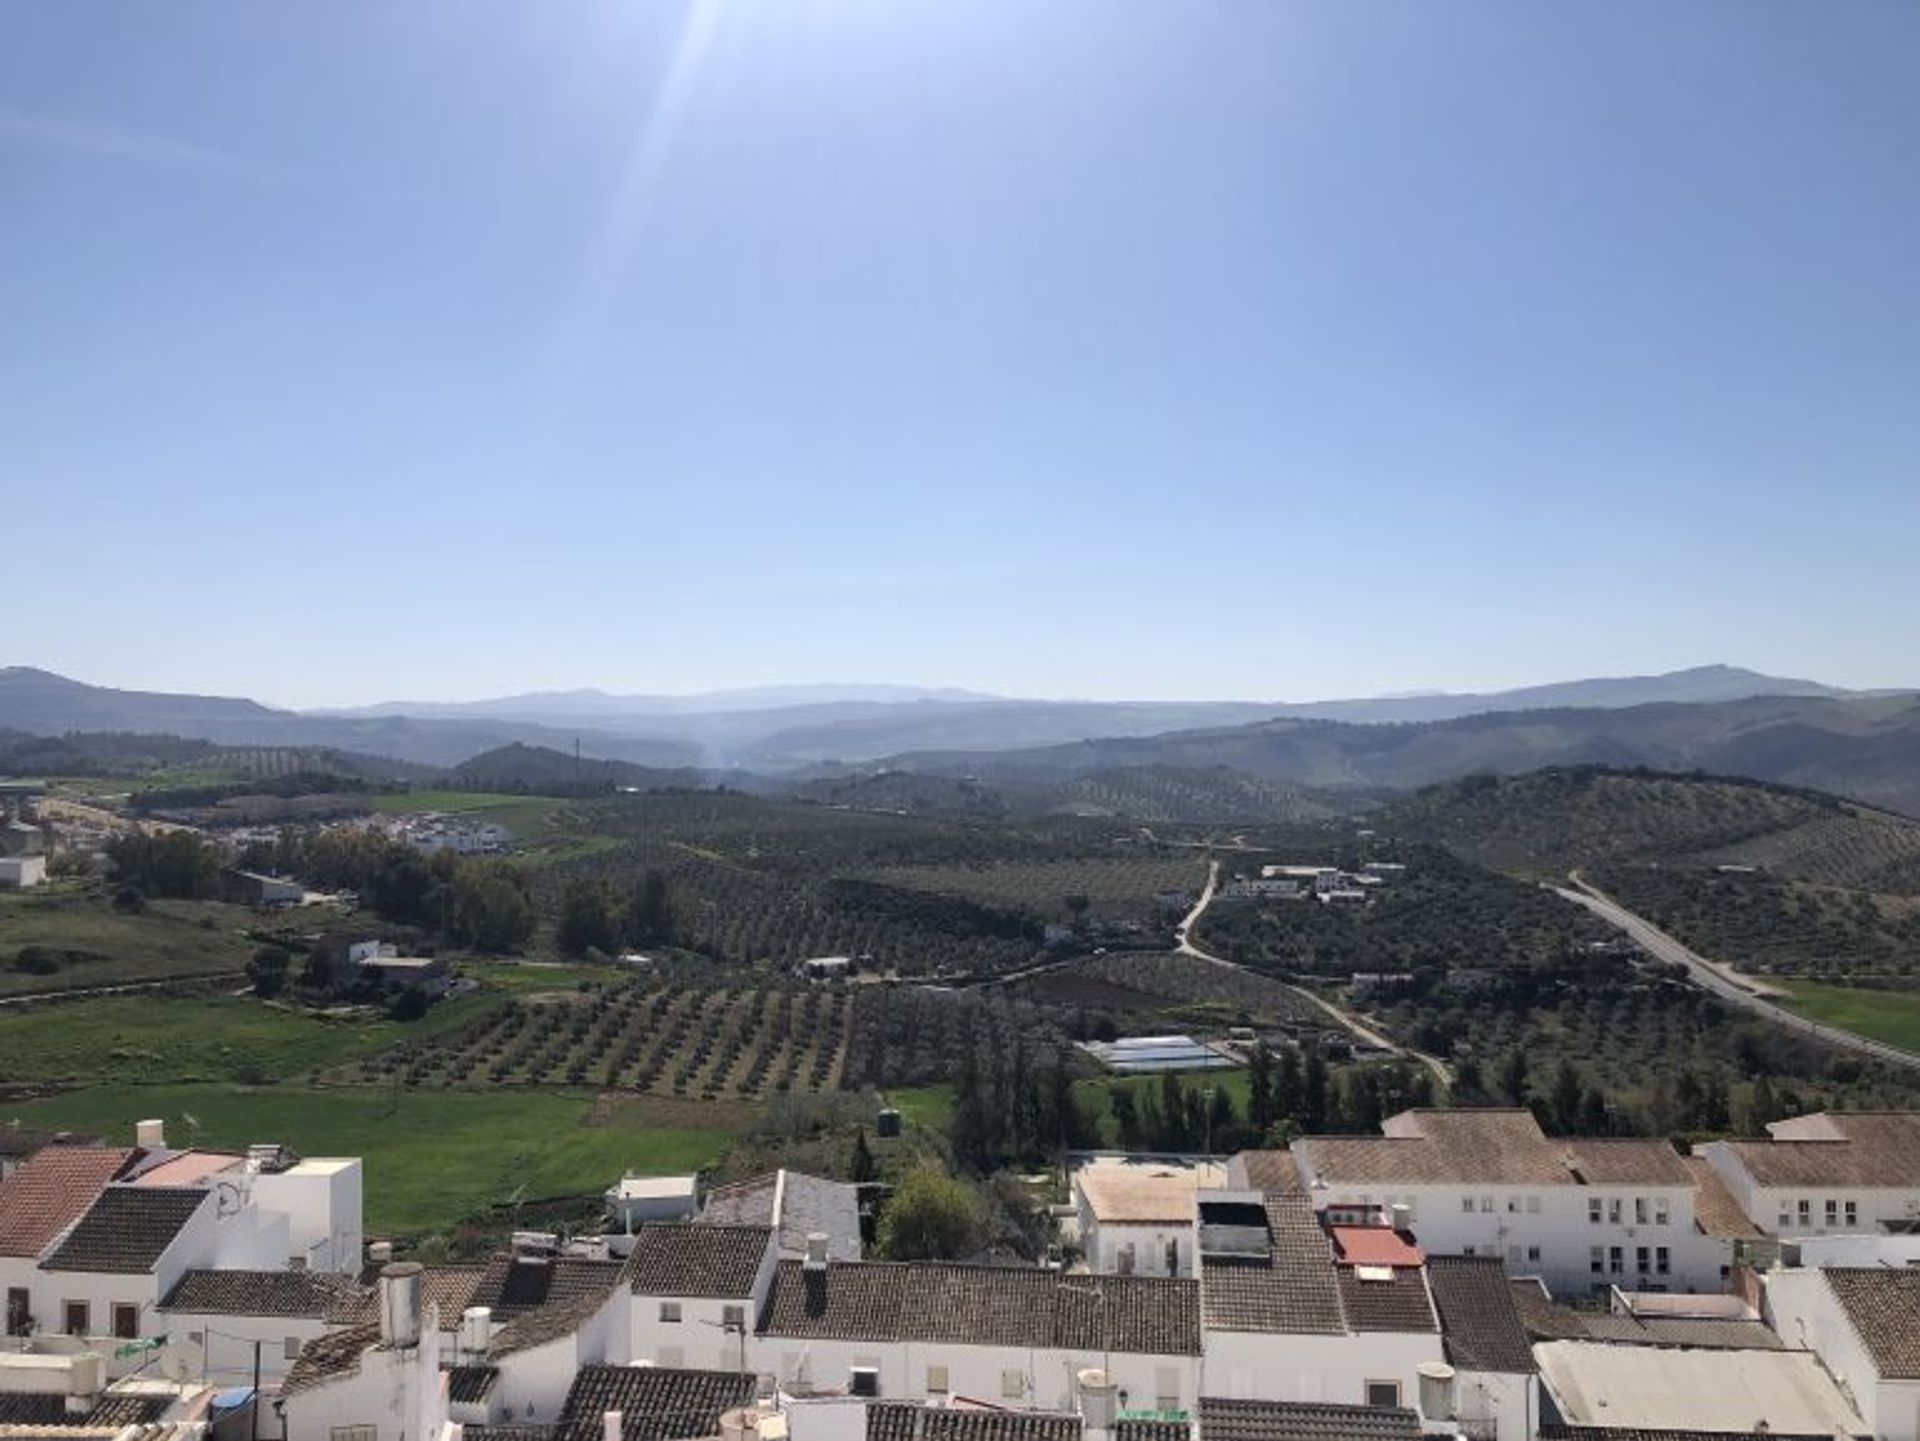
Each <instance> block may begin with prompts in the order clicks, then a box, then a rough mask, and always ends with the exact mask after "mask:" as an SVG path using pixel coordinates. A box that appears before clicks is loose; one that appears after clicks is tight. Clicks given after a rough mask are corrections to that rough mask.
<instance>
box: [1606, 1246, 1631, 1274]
mask: <svg viewBox="0 0 1920 1441" xmlns="http://www.w3.org/2000/svg"><path fill="white" fill-rule="evenodd" d="M1607 1269H1608V1270H1609V1271H1611V1272H1613V1274H1614V1275H1616V1276H1618V1275H1619V1274H1620V1273H1621V1272H1622V1271H1624V1270H1626V1269H1627V1264H1626V1259H1625V1256H1624V1254H1623V1253H1622V1252H1621V1250H1620V1248H1619V1247H1618V1246H1609V1247H1607Z"/></svg>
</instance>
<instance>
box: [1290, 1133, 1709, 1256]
mask: <svg viewBox="0 0 1920 1441" xmlns="http://www.w3.org/2000/svg"><path fill="white" fill-rule="evenodd" d="M1381 1130H1382V1131H1383V1132H1384V1133H1385V1134H1384V1135H1381V1136H1378V1137H1372V1136H1358V1137H1356V1136H1311V1137H1307V1138H1304V1139H1302V1140H1300V1141H1297V1142H1295V1143H1294V1146H1293V1148H1292V1153H1293V1157H1294V1162H1295V1165H1296V1167H1297V1170H1298V1178H1299V1184H1300V1186H1301V1188H1302V1189H1303V1190H1304V1191H1305V1192H1306V1194H1307V1195H1309V1196H1310V1197H1311V1198H1312V1200H1313V1205H1314V1207H1315V1209H1316V1210H1323V1211H1324V1210H1327V1209H1329V1208H1333V1209H1346V1208H1359V1209H1362V1210H1364V1209H1365V1208H1367V1207H1392V1206H1399V1207H1404V1208H1405V1209H1404V1212H1403V1213H1402V1214H1403V1224H1404V1225H1405V1226H1406V1227H1408V1228H1410V1229H1412V1230H1413V1231H1415V1232H1416V1233H1417V1234H1418V1235H1419V1236H1420V1239H1421V1242H1422V1244H1423V1246H1424V1247H1425V1248H1426V1249H1427V1250H1428V1251H1429V1252H1430V1253H1432V1254H1436V1255H1463V1256H1497V1257H1499V1258H1501V1260H1502V1261H1504V1262H1505V1264H1506V1267H1507V1270H1508V1271H1509V1272H1510V1273H1512V1274H1514V1275H1516V1276H1538V1277H1541V1278H1542V1279H1544V1280H1545V1281H1546V1283H1547V1284H1548V1286H1549V1287H1551V1288H1552V1289H1553V1290H1554V1291H1556V1292H1561V1293H1569V1292H1585V1291H1596V1292H1605V1291H1606V1290H1607V1289H1608V1288H1609V1287H1610V1286H1612V1285H1616V1284H1631V1285H1633V1286H1634V1287H1635V1288H1636V1289H1639V1290H1643V1291H1645V1290H1676V1291H1701V1290H1719V1289H1721V1288H1722V1287H1723V1286H1724V1285H1725V1277H1726V1275H1727V1273H1728V1269H1729V1268H1730V1265H1731V1259H1732V1254H1733V1245H1732V1242H1731V1240H1729V1239H1728V1238H1727V1237H1725V1236H1723V1235H1719V1234H1712V1233H1710V1231H1709V1228H1708V1227H1706V1226H1703V1225H1702V1224H1701V1223H1700V1221H1699V1218H1698V1217H1697V1215H1696V1211H1695V1192H1696V1183H1695V1179H1694V1176H1693V1174H1692V1173H1691V1172H1690V1171H1689V1170H1688V1169H1687V1166H1686V1164H1685V1161H1684V1159H1683V1158H1682V1157H1681V1156H1680V1155H1679V1153H1678V1152H1676V1151H1675V1150H1674V1149H1673V1148H1672V1147H1671V1146H1669V1145H1667V1144H1666V1143H1665V1142H1663V1141H1646V1140H1616V1139H1607V1140H1594V1139H1586V1138H1571V1139H1557V1138H1549V1137H1548V1136H1546V1135H1545V1134H1544V1133H1542V1131H1541V1130H1540V1126H1539V1123H1538V1122H1537V1121H1536V1120H1535V1119H1534V1118H1533V1115H1532V1113H1531V1112H1529V1111H1524V1110H1452V1111H1443V1110H1415V1111H1404V1112H1402V1113H1400V1114H1399V1115H1397V1116H1391V1117H1389V1118H1388V1119H1387V1120H1386V1121H1384V1122H1383V1123H1382V1124H1381Z"/></svg>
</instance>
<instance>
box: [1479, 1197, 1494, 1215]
mask: <svg viewBox="0 0 1920 1441" xmlns="http://www.w3.org/2000/svg"><path fill="white" fill-rule="evenodd" d="M1480 1211H1481V1213H1482V1214H1483V1215H1487V1216H1491V1215H1492V1214H1493V1197H1491V1196H1482V1197H1481V1198H1480Z"/></svg>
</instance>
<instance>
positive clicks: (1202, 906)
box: [1174, 861, 1453, 1087]
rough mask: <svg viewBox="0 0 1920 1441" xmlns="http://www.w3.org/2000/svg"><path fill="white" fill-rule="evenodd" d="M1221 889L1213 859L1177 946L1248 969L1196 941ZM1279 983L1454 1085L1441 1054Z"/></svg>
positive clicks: (1188, 953) (1179, 932)
mask: <svg viewBox="0 0 1920 1441" xmlns="http://www.w3.org/2000/svg"><path fill="white" fill-rule="evenodd" d="M1219 888H1220V862H1218V861H1211V862H1209V863H1208V866H1207V885H1206V889H1205V890H1203V891H1201V892H1200V899H1199V900H1198V901H1197V902H1195V904H1194V907H1193V909H1192V910H1190V911H1188V912H1187V916H1186V919H1185V920H1183V921H1181V922H1180V925H1179V927H1178V928H1177V929H1176V930H1175V931H1174V937H1175V939H1176V940H1177V941H1178V942H1179V945H1178V947H1177V949H1178V950H1179V952H1180V954H1181V955H1183V956H1194V957H1197V958H1198V959H1200V960H1203V961H1211V962H1212V963H1213V964H1214V965H1216V966H1224V967H1226V968H1227V969H1228V970H1230V971H1245V970H1247V968H1246V967H1245V966H1243V965H1241V964H1240V963H1239V962H1238V961H1230V960H1228V959H1226V957H1224V956H1216V955H1214V954H1213V952H1212V951H1208V950H1203V949H1202V948H1201V947H1199V946H1197V945H1195V944H1194V943H1193V928H1194V927H1195V926H1197V925H1198V924H1199V923H1200V917H1201V916H1202V915H1204V914H1205V913H1206V909H1207V907H1208V906H1210V905H1212V904H1213V897H1214V894H1215V892H1217V891H1218V890H1219ZM1248 974H1250V975H1259V974H1260V973H1259V972H1257V971H1249V972H1248ZM1267 979H1272V977H1267ZM1278 984H1280V985H1283V986H1285V987H1286V988H1287V989H1288V990H1290V991H1292V992H1293V993H1294V994H1295V995H1296V996H1298V997H1300V999H1301V1000H1303V1001H1305V1002H1307V1004H1309V1005H1311V1006H1317V1007H1318V1008H1319V1009H1320V1010H1321V1011H1323V1012H1325V1013H1326V1015H1327V1016H1328V1017H1329V1018H1331V1019H1332V1020H1333V1022H1334V1024H1336V1025H1338V1026H1341V1027H1344V1028H1345V1029H1346V1030H1347V1031H1348V1032H1349V1033H1351V1034H1352V1035H1353V1036H1355V1037H1357V1038H1358V1039H1359V1040H1361V1041H1364V1042H1365V1043H1366V1044H1367V1045H1369V1046H1378V1047H1379V1048H1380V1049H1381V1050H1383V1051H1390V1052H1392V1053H1393V1054H1394V1055H1396V1056H1405V1057H1407V1058H1408V1059H1409V1060H1414V1061H1418V1062H1419V1063H1420V1064H1421V1065H1423V1066H1425V1067H1426V1068H1427V1069H1428V1070H1429V1071H1431V1072H1433V1078H1434V1079H1435V1080H1436V1081H1438V1082H1439V1083H1440V1084H1441V1086H1443V1087H1451V1086H1452V1085H1453V1069H1452V1068H1451V1067H1450V1066H1448V1065H1447V1063H1446V1062H1445V1061H1443V1060H1441V1059H1440V1058H1439V1057H1438V1056H1429V1055H1427V1054H1426V1053H1425V1052H1424V1051H1416V1050H1414V1049H1413V1048H1412V1047H1411V1046H1402V1045H1399V1044H1398V1043H1396V1042H1394V1041H1392V1040H1390V1039H1388V1038H1387V1037H1386V1036H1383V1035H1381V1034H1380V1032H1378V1031H1376V1030H1374V1029H1373V1028H1372V1027H1371V1026H1369V1025H1367V1024H1366V1023H1365V1022H1364V1021H1362V1020H1361V1019H1360V1018H1359V1017H1357V1016H1355V1015H1353V1014H1352V1013H1351V1012H1349V1011H1343V1010H1341V1009H1340V1007H1338V1006H1336V1005H1334V1004H1333V1002H1331V1001H1329V1000H1326V999H1324V998H1322V997H1320V996H1317V995H1315V994H1314V993H1313V992H1312V991H1310V990H1308V989H1307V988H1306V987H1305V986H1296V985H1294V984H1293V983H1292V982H1290V981H1280V982H1278Z"/></svg>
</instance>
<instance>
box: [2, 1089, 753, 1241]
mask: <svg viewBox="0 0 1920 1441" xmlns="http://www.w3.org/2000/svg"><path fill="white" fill-rule="evenodd" d="M5 1116H6V1118H7V1119H8V1120H12V1119H14V1118H18V1119H19V1120H20V1122H21V1123H22V1124H23V1125H30V1126H55V1127H67V1128H71V1129H77V1130H86V1131H94V1132H99V1133H101V1134H103V1135H105V1136H107V1137H108V1138H109V1139H110V1140H113V1141H119V1142H122V1143H126V1142H130V1141H131V1139H132V1135H133V1123H134V1122H135V1121H136V1120H139V1119H141V1118H143V1117H148V1116H157V1117H161V1118H163V1119H164V1120H165V1121H166V1122H167V1130H168V1137H167V1139H168V1140H169V1141H170V1142H171V1143H172V1144H174V1145H182V1144H185V1143H187V1142H190V1141H191V1142H196V1143H198V1144H201V1145H209V1146H223V1147H236V1146H245V1145H247V1144H248V1143H249V1142H253V1141H280V1142H283V1143H285V1144H286V1145H289V1146H291V1147H293V1148H294V1149H295V1150H296V1151H298V1152H300V1153H301V1154H302V1155H307V1156H329V1155H331V1156H359V1157H362V1158H363V1159H364V1160H365V1162H366V1187H367V1190H366V1220H367V1227H368V1229H369V1230H370V1231H372V1232H375V1233H383V1234H384V1233H392V1232H399V1233H402V1234H411V1235H418V1234H422V1233H429V1232H434V1231H439V1230H445V1229H447V1228H450V1227H452V1226H453V1225H455V1224H456V1223H458V1222H459V1221H460V1220H462V1219H463V1218H465V1217H468V1216H470V1215H472V1214H474V1213H475V1212H477V1211H479V1210H481V1209H483V1208H485V1207H487V1206H491V1205H494V1204H497V1203H501V1202H505V1201H509V1200H511V1199H513V1198H514V1197H515V1196H516V1195H518V1196H520V1197H521V1198H523V1199H527V1200H534V1199H539V1198H543V1197H553V1196H568V1195H590V1194H594V1193H597V1192H598V1191H600V1190H602V1189H603V1188H605V1187H606V1186H607V1185H609V1184H611V1183H612V1182H613V1181H614V1180H616V1179H617V1178H618V1177H619V1176H620V1175H621V1173H622V1172H624V1171H628V1170H634V1171H642V1172H676V1171H691V1170H696V1169H698V1168H700V1167H702V1166H706V1165H709V1164H711V1163H712V1162H713V1161H714V1160H715V1159H716V1158H717V1157H718V1156H719V1155H720V1153H721V1152H722V1151H723V1150H724V1149H725V1148H726V1146H727V1144H728V1143H729V1142H730V1141H731V1140H732V1139H733V1133H732V1131H730V1130H729V1129H726V1128H725V1127H723V1126H720V1125H714V1126H710V1127H709V1126H695V1125H687V1124H684V1123H682V1124H674V1123H666V1124H663V1123H662V1122H661V1120H660V1117H659V1116H658V1115H657V1114H655V1113H654V1112H652V1111H650V1110H649V1109H648V1108H647V1107H645V1106H644V1105H640V1104H633V1105H622V1106H615V1107H596V1106H595V1104H594V1098H593V1097H592V1096H591V1095H588V1094H584V1093H581V1092H562V1091H504V1090H501V1091H488V1092H466V1091H433V1092H415V1091H389V1090H386V1089H376V1088H353V1089H346V1088H343V1089H339V1090H323V1089H310V1088H305V1087H294V1086H278V1087H264V1088H249V1087H241V1086H226V1085H200V1086H95V1087H91V1088H89V1089H87V1090H85V1091H74V1092H71V1093H69V1094H67V1095H64V1096H56V1097H53V1098H50V1099H47V1100H40V1101H28V1102H21V1103H16V1104H12V1105H9V1106H7V1107H6V1109H5ZM189 1117H191V1118H192V1119H191V1121H190V1120H189V1119H188V1118H189ZM195 1122H197V1123H198V1124H197V1125H195V1124H194V1123H195Z"/></svg>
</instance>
